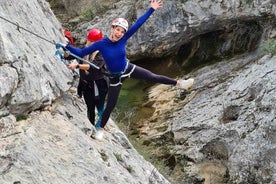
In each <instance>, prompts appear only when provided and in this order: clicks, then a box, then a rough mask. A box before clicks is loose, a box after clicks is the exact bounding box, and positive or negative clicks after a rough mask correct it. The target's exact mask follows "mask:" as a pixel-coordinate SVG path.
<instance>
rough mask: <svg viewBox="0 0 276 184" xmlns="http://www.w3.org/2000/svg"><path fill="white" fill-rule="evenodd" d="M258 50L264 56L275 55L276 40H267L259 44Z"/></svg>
mask: <svg viewBox="0 0 276 184" xmlns="http://www.w3.org/2000/svg"><path fill="white" fill-rule="evenodd" d="M260 49H261V50H262V51H263V52H264V53H265V54H273V55H275V54H276V40H275V39H268V40H265V41H263V42H262V43H261V45H260Z"/></svg>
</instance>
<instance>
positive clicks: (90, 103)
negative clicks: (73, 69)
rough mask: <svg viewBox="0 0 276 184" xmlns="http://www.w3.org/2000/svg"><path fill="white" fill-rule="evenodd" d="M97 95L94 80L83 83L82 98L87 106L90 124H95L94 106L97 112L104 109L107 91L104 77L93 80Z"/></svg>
mask: <svg viewBox="0 0 276 184" xmlns="http://www.w3.org/2000/svg"><path fill="white" fill-rule="evenodd" d="M95 82H96V84H97V87H98V90H99V95H98V96H95V90H94V81H92V82H89V83H87V84H85V85H83V98H84V101H85V103H86V106H87V117H88V119H89V121H90V123H91V124H92V125H95V107H97V110H98V113H101V112H102V111H103V110H104V102H105V97H106V94H107V91H108V86H107V85H108V84H107V82H106V80H105V79H99V80H95Z"/></svg>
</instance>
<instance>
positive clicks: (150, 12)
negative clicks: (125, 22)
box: [124, 0, 163, 39]
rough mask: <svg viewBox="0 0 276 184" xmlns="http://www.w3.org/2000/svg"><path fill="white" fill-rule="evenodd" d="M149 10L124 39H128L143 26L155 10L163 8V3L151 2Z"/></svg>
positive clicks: (158, 1)
mask: <svg viewBox="0 0 276 184" xmlns="http://www.w3.org/2000/svg"><path fill="white" fill-rule="evenodd" d="M150 6H151V8H150V9H148V11H147V12H146V13H144V14H143V15H142V16H141V17H139V18H138V20H137V21H136V22H135V23H134V24H133V25H132V26H131V27H130V28H129V30H128V31H127V32H126V34H125V35H124V37H125V39H129V38H130V37H131V36H132V35H133V34H134V33H135V32H136V31H137V30H138V29H139V28H140V27H141V26H142V25H143V24H144V22H146V21H147V20H148V18H149V17H150V15H151V14H152V13H153V12H154V11H155V10H157V9H159V8H162V7H163V3H162V1H161V0H151V3H150Z"/></svg>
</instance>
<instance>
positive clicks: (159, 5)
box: [150, 0, 163, 10]
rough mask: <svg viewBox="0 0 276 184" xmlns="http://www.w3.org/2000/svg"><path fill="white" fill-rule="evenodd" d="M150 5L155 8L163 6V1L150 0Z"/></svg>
mask: <svg viewBox="0 0 276 184" xmlns="http://www.w3.org/2000/svg"><path fill="white" fill-rule="evenodd" d="M150 6H151V7H152V8H153V9H154V10H157V9H158V8H162V7H163V3H162V1H161V0H151V2H150Z"/></svg>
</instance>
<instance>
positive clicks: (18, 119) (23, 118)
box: [16, 114, 28, 121]
mask: <svg viewBox="0 0 276 184" xmlns="http://www.w3.org/2000/svg"><path fill="white" fill-rule="evenodd" d="M27 118H28V115H25V114H19V115H17V116H16V121H22V120H26V119H27Z"/></svg>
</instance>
